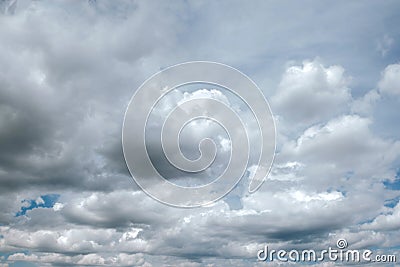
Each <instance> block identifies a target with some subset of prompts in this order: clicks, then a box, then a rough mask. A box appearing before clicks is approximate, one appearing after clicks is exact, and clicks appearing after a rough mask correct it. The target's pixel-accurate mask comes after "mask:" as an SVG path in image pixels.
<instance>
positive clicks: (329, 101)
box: [272, 60, 351, 125]
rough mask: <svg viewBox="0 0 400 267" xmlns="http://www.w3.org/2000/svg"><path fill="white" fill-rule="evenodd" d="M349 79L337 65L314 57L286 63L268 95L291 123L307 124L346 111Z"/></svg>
mask: <svg viewBox="0 0 400 267" xmlns="http://www.w3.org/2000/svg"><path fill="white" fill-rule="evenodd" d="M348 82H349V79H348V78H347V77H346V76H345V74H344V69H343V68H342V67H340V66H330V67H327V68H326V67H324V66H323V65H322V64H321V63H319V62H318V61H317V60H316V61H311V62H307V61H306V62H304V63H303V65H302V66H292V67H289V68H288V69H287V70H286V72H285V73H284V75H283V77H282V81H281V82H280V84H279V87H278V92H277V94H276V95H275V96H274V97H273V98H272V104H273V108H274V110H275V112H276V113H277V114H278V115H280V116H283V117H284V118H286V119H287V120H289V122H290V123H291V124H300V125H310V124H313V123H317V122H321V121H322V120H324V119H327V118H330V117H332V116H335V115H338V114H340V113H341V112H344V111H346V109H347V105H348V102H349V100H350V99H351V95H350V89H349V88H348Z"/></svg>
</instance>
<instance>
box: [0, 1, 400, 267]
mask: <svg viewBox="0 0 400 267" xmlns="http://www.w3.org/2000/svg"><path fill="white" fill-rule="evenodd" d="M0 3H1V5H0V13H1V14H0V22H1V23H0V37H1V40H2V42H0V61H1V62H6V63H7V64H0V192H1V194H0V201H1V203H2V205H1V206H0V266H8V265H10V266H18V264H19V262H21V261H25V262H30V263H32V264H36V265H38V266H263V265H265V264H264V263H260V262H256V253H257V251H258V250H259V249H261V248H263V247H264V245H265V244H268V245H269V246H270V247H271V248H274V249H280V248H285V249H292V248H296V249H312V248H314V249H326V248H327V247H329V246H334V244H335V243H336V240H337V239H338V238H339V237H340V238H343V237H344V238H346V239H347V240H348V242H349V244H350V245H351V246H352V247H354V248H377V250H379V252H382V253H383V252H390V251H393V248H396V247H398V246H399V242H400V234H399V231H398V228H399V225H398V221H399V214H400V213H399V209H400V208H399V207H400V206H399V204H398V200H399V191H398V183H399V180H398V179H399V178H398V176H399V173H398V172H399V171H398V166H399V163H400V158H399V156H400V155H399V154H400V143H399V140H400V139H399V138H400V136H398V134H397V135H396V134H392V135H388V133H389V129H391V128H392V127H395V125H394V124H396V120H395V119H392V118H396V117H390V116H389V115H390V114H398V112H397V110H398V102H396V101H397V100H396V99H397V98H396V97H394V98H393V97H391V96H397V95H398V94H399V90H398V88H400V87H399V83H400V82H399V79H398V77H400V75H399V70H400V68H399V64H397V63H396V64H391V65H387V64H389V63H393V62H396V61H395V60H398V59H396V58H393V59H392V58H389V56H392V55H394V54H395V53H396V50H395V47H394V46H393V45H392V44H391V41H390V40H391V39H390V38H394V37H395V36H397V35H396V34H397V32H398V29H397V28H396V27H394V26H390V27H389V26H388V27H386V26H385V28H382V27H383V26H382V25H388V24H387V23H384V22H385V21H386V20H387V19H388V18H391V19H394V20H397V19H396V18H397V17H396V14H398V12H399V5H398V4H397V3H392V2H390V1H388V2H385V3H383V4H382V3H376V2H367V3H363V4H359V3H355V2H354V3H346V4H345V3H335V4H333V5H331V7H330V8H329V9H327V8H326V7H325V5H324V4H321V3H317V2H315V3H313V4H312V5H309V4H304V3H302V4H296V3H290V6H291V8H287V7H286V6H287V3H266V2H263V1H260V2H257V4H246V5H243V3H240V2H235V1H234V2H229V3H228V2H212V3H211V2H210V3H207V4H205V3H201V2H187V1H176V2H173V3H170V2H169V3H165V2H164V1H156V2H148V1H147V2H144V1H137V2H136V1H119V2H118V3H117V2H111V1H109V2H106V1H80V2H71V1H57V2H53V1H45V0H41V1H30V0H19V1H8V0H4V1H0ZM300 10H301V12H300ZM360 14H362V15H361V16H360ZM354 17H357V20H353V18H354ZM332 21H335V23H332ZM349 21H351V23H349ZM397 24H398V23H397ZM397 24H396V23H395V21H394V23H393V25H397ZM366 28H368V29H369V30H368V31H365V29H366ZM377 36H388V38H386V40H385V38H383V41H382V42H381V45H380V46H378V50H380V53H382V55H384V57H378V58H377V57H376V55H373V54H374V53H371V44H374V43H376V37H377ZM388 49H390V53H389V50H388ZM375 54H376V53H375ZM313 58H316V59H314V60H310V59H313ZM188 60H212V61H220V62H223V63H227V64H231V65H233V66H234V67H237V68H238V69H240V70H242V71H243V72H244V73H246V74H248V75H249V76H250V77H251V78H253V79H254V80H255V81H256V82H257V84H258V85H259V87H260V88H261V89H262V90H263V92H264V93H265V94H266V95H267V96H268V97H269V98H268V99H269V100H270V102H271V103H270V104H271V108H272V111H273V112H274V114H275V115H276V117H275V120H276V123H277V136H278V139H277V143H278V144H277V148H278V149H277V154H276V160H275V163H274V166H273V168H272V170H271V175H270V176H269V179H268V180H267V182H266V183H265V184H264V185H263V186H262V187H261V188H260V190H259V191H257V192H256V193H254V194H248V193H247V191H246V190H244V188H246V186H245V184H244V183H245V182H246V179H243V181H242V182H241V183H240V184H239V185H238V187H237V188H235V190H234V191H233V192H232V193H231V194H230V195H229V196H227V198H225V199H223V200H222V201H219V202H217V203H214V204H212V205H210V206H208V207H203V208H199V209H193V210H191V209H176V208H171V207H168V206H165V205H163V204H161V203H158V202H157V201H155V200H153V199H151V198H150V197H148V196H147V195H146V194H145V193H143V192H142V191H140V190H138V188H137V186H136V185H135V184H134V182H133V181H132V178H131V177H130V175H129V173H128V171H127V168H126V165H125V162H124V159H123V155H122V149H121V127H122V120H123V115H124V111H125V108H126V105H127V104H128V101H129V99H130V97H131V96H132V94H133V93H134V90H135V88H137V87H139V86H140V84H141V83H142V82H143V81H144V80H145V79H146V78H148V77H149V76H150V75H152V74H153V73H155V72H156V71H159V70H160V69H163V68H165V67H167V66H170V65H173V64H176V63H180V62H183V61H188ZM389 61H390V62H389ZM298 62H303V63H301V64H299V63H298ZM382 66H383V67H382ZM382 69H384V70H383V72H382V73H381V77H379V74H380V71H382ZM195 97H211V98H214V99H218V100H220V101H222V102H224V103H226V104H228V105H230V106H232V107H233V108H234V109H236V110H238V111H240V112H241V115H243V118H244V121H245V123H246V126H247V127H248V129H249V130H250V131H249V132H250V138H252V140H257V138H258V137H259V136H258V135H259V133H257V131H255V130H254V129H256V127H255V125H254V123H252V119H253V118H252V117H251V116H250V112H249V110H246V109H245V107H244V106H243V105H242V104H241V103H240V102H238V101H234V98H233V97H232V96H231V95H229V94H228V93H226V92H224V91H223V90H220V89H217V88H215V86H214V88H205V87H201V88H195V90H190V91H188V92H181V91H179V90H175V91H174V92H172V93H171V94H170V95H169V96H168V97H166V98H165V99H164V102H163V103H161V105H159V106H157V107H156V109H155V112H154V114H153V115H154V117H153V119H154V120H153V121H152V123H153V124H154V125H150V126H155V128H157V127H160V125H161V122H162V118H163V116H164V115H165V113H166V112H167V111H168V110H171V108H173V107H174V105H175V104H176V102H179V101H182V100H188V99H192V98H195ZM389 111H391V112H389ZM380 112H381V113H382V112H383V113H384V115H387V116H389V117H383V115H382V114H381V113H380ZM388 114H389V115H388ZM391 116H392V115H391ZM206 126H207V127H206ZM208 126H210V125H209V124H207V123H205V122H201V123H198V124H194V125H191V126H190V127H188V129H186V131H187V132H186V134H185V136H184V137H183V139H182V141H183V147H184V149H187V151H188V155H190V156H193V155H195V153H192V152H193V146H190V145H191V144H192V141H193V139H196V138H197V139H198V138H200V137H203V136H208V135H211V136H214V137H216V141H217V143H218V145H219V146H220V148H221V152H222V153H221V155H222V156H221V158H220V160H221V166H218V167H217V170H215V172H209V173H207V174H208V175H209V177H211V178H212V177H213V176H214V175H215V173H217V171H218V170H220V169H222V168H223V164H222V163H223V162H224V160H225V159H226V156H227V154H229V149H230V143H229V140H228V138H227V136H225V135H223V131H220V129H217V128H218V127H213V126H211V127H208ZM214 126H215V125H214ZM378 126H379V127H378ZM394 132H395V131H394ZM197 139H196V140H197ZM185 144H186V145H187V146H185ZM252 146H254V147H253V148H257V146H258V142H256V141H255V142H252ZM152 155H153V156H154V157H155V158H154V159H157V157H162V155H161V154H160V153H153V154H152ZM251 156H252V157H256V156H257V155H256V154H252V155H251ZM253 163H254V162H253ZM250 166H251V165H250ZM252 171H254V168H252V167H249V169H248V172H247V173H246V177H247V176H248V175H250V174H251V172H252ZM177 177H178V175H176V176H174V177H173V178H177ZM246 177H245V178H246ZM179 179H181V180H187V177H185V176H183V175H181V176H179ZM49 196H57V197H56V198H54V199H51V201H49V199H48V198H49ZM271 264H275V263H271ZM272 266H279V264H278V263H276V264H275V265H272ZM284 266H286V265H284ZM316 266H333V264H329V263H321V264H316Z"/></svg>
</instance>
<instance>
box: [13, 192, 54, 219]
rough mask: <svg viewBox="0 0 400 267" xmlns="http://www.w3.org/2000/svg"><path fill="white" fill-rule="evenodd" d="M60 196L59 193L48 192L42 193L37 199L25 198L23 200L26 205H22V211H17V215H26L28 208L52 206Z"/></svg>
mask: <svg viewBox="0 0 400 267" xmlns="http://www.w3.org/2000/svg"><path fill="white" fill-rule="evenodd" d="M59 198H60V195H59V194H47V195H41V196H40V197H38V198H37V199H36V200H34V199H24V200H23V201H21V202H22V203H24V204H25V205H24V206H23V207H21V210H20V211H18V212H17V214H16V217H18V216H22V215H25V214H26V212H27V211H28V210H33V209H36V208H52V207H53V206H54V204H55V203H56V202H57V200H58V199H59Z"/></svg>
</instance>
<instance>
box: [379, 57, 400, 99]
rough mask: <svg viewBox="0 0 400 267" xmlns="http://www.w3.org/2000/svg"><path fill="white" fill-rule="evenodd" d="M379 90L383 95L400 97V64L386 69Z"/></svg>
mask: <svg viewBox="0 0 400 267" xmlns="http://www.w3.org/2000/svg"><path fill="white" fill-rule="evenodd" d="M379 90H380V92H381V93H383V94H388V95H400V64H392V65H389V66H387V67H386V68H385V70H384V71H383V73H382V78H381V80H380V82H379Z"/></svg>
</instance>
